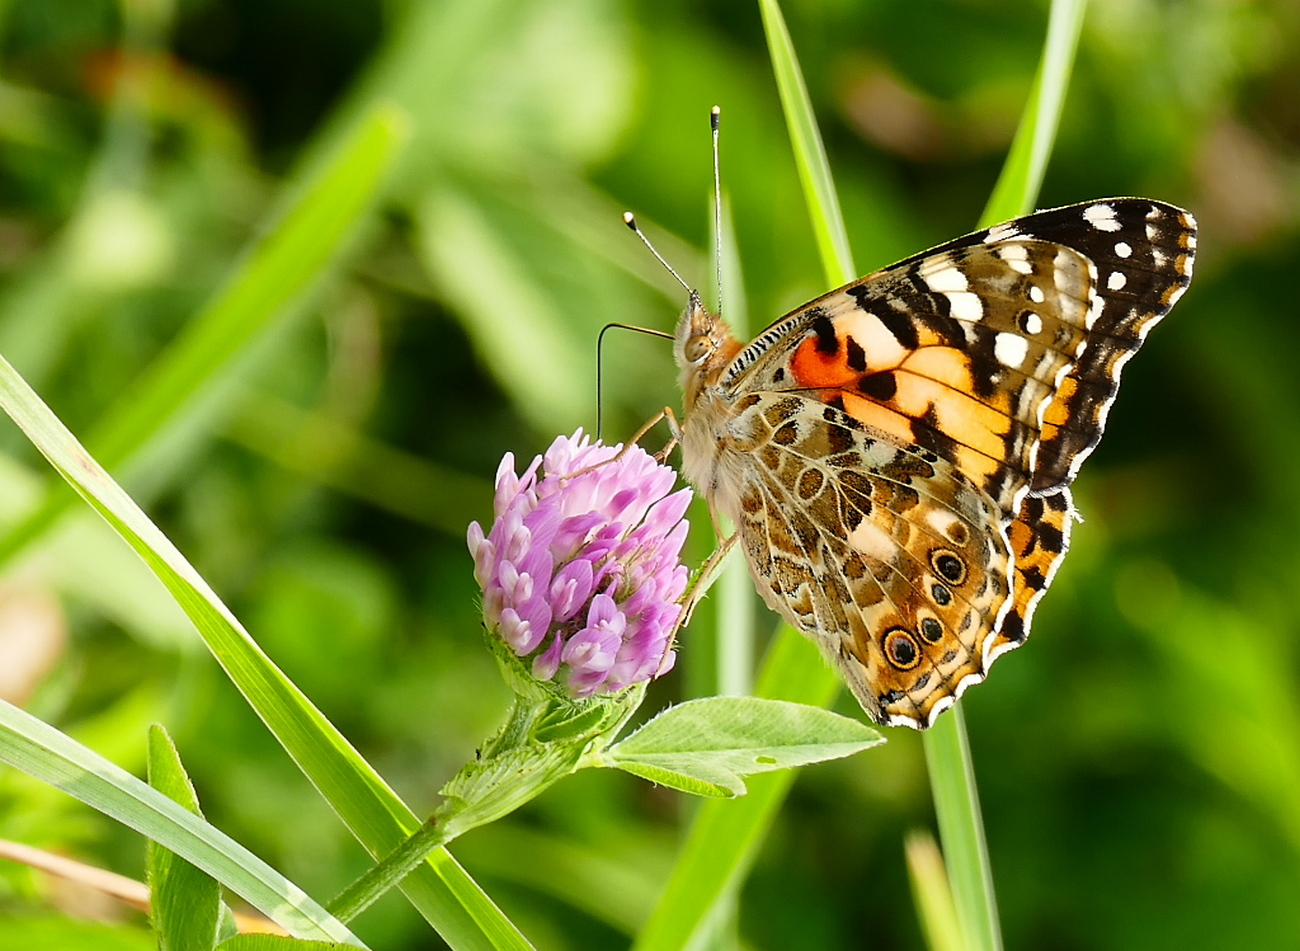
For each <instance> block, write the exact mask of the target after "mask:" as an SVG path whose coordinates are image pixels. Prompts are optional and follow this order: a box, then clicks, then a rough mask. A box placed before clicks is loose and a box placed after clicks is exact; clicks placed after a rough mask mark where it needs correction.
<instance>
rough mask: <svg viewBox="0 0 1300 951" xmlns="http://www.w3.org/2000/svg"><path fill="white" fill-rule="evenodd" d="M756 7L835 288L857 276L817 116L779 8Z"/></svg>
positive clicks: (767, 2) (766, 1)
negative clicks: (760, 17)
mask: <svg viewBox="0 0 1300 951" xmlns="http://www.w3.org/2000/svg"><path fill="white" fill-rule="evenodd" d="M758 8H759V10H760V11H761V12H762V14H763V30H764V32H766V33H767V48H768V51H769V52H770V54H771V56H772V72H773V73H775V74H776V85H777V89H778V90H779V91H780V94H781V108H782V110H783V111H784V112H785V123H786V126H787V128H789V130H790V144H791V145H793V146H794V158H795V166H796V167H797V168H798V169H799V181H800V182H801V183H802V184H803V194H804V201H805V202H806V203H807V204H808V214H809V216H810V217H811V218H812V226H813V238H814V239H815V240H816V242H817V251H818V253H819V254H820V255H821V259H822V271H823V273H825V275H826V280H827V282H828V283H829V285H830V286H831V287H839V286H840V285H841V284H847V283H848V282H849V281H851V280H853V279H854V278H855V277H857V269H856V268H854V266H853V253H852V252H851V251H850V250H849V233H848V231H847V229H845V227H844V215H843V213H842V212H841V211H840V200H839V198H838V197H837V196H836V193H835V180H834V179H833V178H832V177H831V167H830V163H829V162H827V161H826V148H825V146H823V145H822V135H821V132H819V131H818V130H817V117H816V116H815V115H814V114H813V108H812V102H811V100H809V98H808V87H807V86H806V85H805V84H804V81H803V70H801V69H800V68H799V60H798V59H797V58H796V57H795V53H794V43H793V42H791V40H790V31H789V30H788V29H786V25H785V17H783V16H782V15H781V8H780V6H778V5H777V2H776V0H759V3H758Z"/></svg>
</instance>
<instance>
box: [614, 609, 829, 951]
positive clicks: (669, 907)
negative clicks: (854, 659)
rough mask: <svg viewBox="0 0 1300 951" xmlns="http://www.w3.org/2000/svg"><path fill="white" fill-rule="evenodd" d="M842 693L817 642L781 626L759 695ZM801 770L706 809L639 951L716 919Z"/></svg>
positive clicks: (664, 945) (665, 947)
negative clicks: (813, 642) (814, 642)
mask: <svg viewBox="0 0 1300 951" xmlns="http://www.w3.org/2000/svg"><path fill="white" fill-rule="evenodd" d="M838 691H839V678H838V677H837V676H836V675H835V672H834V671H832V670H831V669H830V668H829V667H827V666H826V664H825V663H824V662H823V661H822V659H821V657H820V656H819V655H818V653H817V649H816V648H815V647H814V646H813V645H812V643H811V642H810V641H809V640H808V639H807V638H805V637H803V636H802V635H800V634H799V633H797V632H796V631H795V630H794V629H793V628H791V627H782V629H781V632H780V634H779V635H778V636H777V639H776V641H775V642H774V643H773V645H772V648H771V650H770V651H769V652H768V656H767V659H766V660H765V661H764V664H763V670H762V674H761V675H760V678H759V683H758V689H757V691H756V693H757V695H758V696H760V697H768V698H770V699H774V700H794V701H797V702H799V703H808V704H814V705H816V706H826V705H828V704H829V703H830V702H831V700H832V699H834V697H835V694H836V693H837V692H838ZM796 774H797V771H796V770H793V769H785V770H781V771H780V772H778V773H766V774H764V775H761V776H753V777H751V778H749V779H747V780H746V785H747V786H748V787H749V794H748V795H746V796H744V797H742V798H740V799H732V800H710V801H708V802H705V803H704V804H703V805H701V806H700V808H699V810H698V812H697V813H696V816H695V821H694V822H693V823H692V824H691V828H690V832H689V833H688V834H687V837H686V841H685V843H684V844H683V846H682V851H681V854H680V855H679V856H678V858H677V864H676V865H675V866H674V867H673V872H672V875H671V877H670V878H669V880H668V884H667V886H666V887H665V889H664V893H663V895H662V897H661V898H660V899H659V903H658V904H657V905H656V906H655V910H654V912H653V913H652V914H651V916H650V920H649V921H648V922H647V923H646V926H645V927H644V928H643V929H642V930H641V933H640V934H639V935H638V936H637V939H636V943H635V944H634V945H633V951H676V949H679V948H685V947H687V945H688V944H690V942H691V941H693V940H694V939H695V937H696V935H697V934H698V933H699V932H700V930H701V929H702V928H704V927H706V926H707V925H708V924H709V923H710V922H711V921H712V920H713V915H714V914H715V911H716V909H717V908H718V905H719V903H720V902H723V901H725V900H727V896H729V895H731V894H733V891H734V889H735V888H736V887H737V886H738V885H739V884H740V882H741V880H742V879H743V878H744V877H745V875H746V874H747V873H748V871H749V867H750V864H751V863H752V861H753V858H754V853H755V852H756V850H757V849H758V846H759V845H760V843H761V842H762V840H763V835H764V834H765V833H766V832H767V829H768V827H769V826H770V825H771V824H772V819H773V817H774V816H775V815H776V813H777V810H778V809H780V808H781V803H782V802H784V801H785V797H786V793H788V792H789V790H790V785H791V784H792V783H793V782H794V779H795V775H796Z"/></svg>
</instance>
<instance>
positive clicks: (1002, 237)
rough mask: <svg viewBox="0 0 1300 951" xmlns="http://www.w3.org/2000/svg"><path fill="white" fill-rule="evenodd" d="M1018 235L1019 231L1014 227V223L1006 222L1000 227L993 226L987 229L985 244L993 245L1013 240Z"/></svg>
mask: <svg viewBox="0 0 1300 951" xmlns="http://www.w3.org/2000/svg"><path fill="white" fill-rule="evenodd" d="M1018 234H1020V229H1019V228H1017V227H1016V223H1015V222H1014V221H1008V222H1005V223H1003V224H1000V225H994V226H993V227H992V228H990V229H989V233H988V236H987V237H985V239H984V243H985V244H994V243H995V242H998V241H1006V240H1007V239H1008V238H1014V237H1015V236H1016V235H1018Z"/></svg>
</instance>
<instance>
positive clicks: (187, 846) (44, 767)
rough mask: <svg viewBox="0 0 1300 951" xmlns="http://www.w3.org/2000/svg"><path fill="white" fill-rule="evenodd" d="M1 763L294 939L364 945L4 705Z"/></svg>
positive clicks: (188, 821)
mask: <svg viewBox="0 0 1300 951" xmlns="http://www.w3.org/2000/svg"><path fill="white" fill-rule="evenodd" d="M0 760H3V761H4V762H6V763H9V764H10V765H11V766H14V767H15V768H17V769H20V770H22V771H23V772H25V773H27V774H28V775H30V776H34V777H35V778H37V779H39V780H41V781H42V782H46V783H49V784H50V785H51V786H54V787H55V788H57V789H61V790H63V791H64V792H66V793H67V794H68V795H70V796H72V797H73V798H75V799H78V800H80V801H81V802H84V803H85V804H86V805H88V806H90V807H92V808H94V809H97V810H98V811H100V812H102V813H104V814H105V815H107V816H111V817H112V818H114V819H116V820H117V821H118V822H121V823H122V824H123V825H125V826H128V827H129V828H132V829H135V830H136V831H138V832H140V833H142V834H143V835H146V836H148V837H149V838H150V839H152V840H154V841H157V842H160V843H162V844H163V845H164V846H166V847H167V848H168V849H170V850H171V851H172V852H175V853H176V854H177V855H180V856H183V857H184V858H185V859H186V860H187V861H189V862H190V863H192V864H193V865H194V866H196V867H198V868H200V869H202V870H203V871H204V872H207V873H208V874H209V875H211V876H212V877H213V878H215V879H216V880H217V881H219V882H222V883H224V884H225V885H227V886H228V887H229V888H230V889H231V890H232V891H234V892H235V893H236V894H238V895H240V896H241V897H242V898H244V899H245V900H246V901H248V902H249V903H250V904H251V905H253V907H255V908H257V909H258V910H259V911H261V912H262V913H263V914H265V915H266V916H267V917H269V918H270V919H271V920H272V921H275V922H276V923H278V924H279V925H281V926H282V927H284V928H285V929H286V930H288V931H289V932H290V933H291V934H294V935H298V936H301V937H304V938H318V939H321V940H326V941H345V942H348V943H349V944H354V945H358V946H363V945H361V942H360V941H358V939H357V938H356V936H354V935H353V934H352V933H351V931H349V930H348V928H347V927H346V926H345V925H344V924H342V923H341V922H339V921H337V920H336V919H334V918H333V917H331V916H330V915H329V914H328V913H327V912H326V911H325V909H323V908H321V906H320V905H318V904H317V903H316V902H314V901H313V900H312V899H311V898H310V897H308V896H307V895H306V894H305V893H304V892H303V891H302V890H301V889H299V888H298V887H297V886H296V885H294V884H293V883H292V882H290V881H289V880H288V879H287V878H285V877H284V876H283V875H281V874H280V873H279V872H277V871H276V870H275V869H273V868H271V867H270V866H269V865H267V864H266V863H265V862H263V861H262V860H261V859H259V858H258V857H257V856H255V855H253V853H251V852H249V851H248V850H247V849H245V848H244V847H243V846H242V845H240V844H239V843H238V842H235V841H234V840H233V839H231V838H229V837H228V836H226V835H224V834H223V833H222V832H220V831H219V830H217V829H215V828H213V827H212V826H210V825H208V824H207V823H206V822H204V821H203V820H202V819H201V818H199V817H198V816H196V815H195V814H194V813H192V812H190V811H189V810H187V809H186V808H185V807H184V806H182V805H180V804H179V803H177V802H175V801H173V800H172V799H169V798H168V797H167V796H165V795H163V794H162V793H161V792H159V791H158V790H156V789H151V788H150V787H149V786H147V785H145V784H144V783H143V782H141V781H140V780H138V779H136V778H135V777H134V776H132V775H131V774H130V773H128V772H126V771H125V770H123V769H121V768H119V767H118V766H115V765H114V764H113V763H110V762H109V761H108V760H106V759H104V758H103V757H102V756H99V755H98V754H97V753H94V752H92V751H91V750H89V749H87V748H86V747H84V746H82V745H81V744H80V743H78V742H76V741H75V740H73V739H71V738H70V737H68V736H66V735H64V734H63V733H60V732H59V731H58V730H56V729H55V728H54V727H52V726H50V725H49V724H48V723H45V722H43V721H41V720H38V719H37V718H36V717H33V716H32V715H31V714H29V713H26V712H25V711H23V710H20V709H19V708H18V707H15V706H13V705H11V704H9V703H7V702H4V701H0ZM213 937H214V938H215V934H214V935H213ZM209 946H210V945H209Z"/></svg>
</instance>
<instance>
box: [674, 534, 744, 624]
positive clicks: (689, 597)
mask: <svg viewBox="0 0 1300 951" xmlns="http://www.w3.org/2000/svg"><path fill="white" fill-rule="evenodd" d="M738 538H740V533H739V532H737V533H735V534H733V535H732V536H731V537H730V538H728V539H726V540H724V541H723V542H722V543H721V544H720V545H718V547H717V548H715V549H713V554H712V555H710V556H709V557H708V560H707V561H705V562H704V564H703V565H701V566H700V570H699V571H698V572H697V573H696V575H695V580H694V581H693V582H692V583H691V586H690V588H689V589H688V590H687V592H686V595H685V597H684V598H683V600H682V604H683V606H684V607H685V610H684V611H682V619H681V621H680V622H679V623H678V625H677V626H678V628H683V627H685V626H686V625H687V624H689V623H691V616H692V615H693V614H694V613H695V606H696V605H697V604H699V603H700V601H701V600H703V598H704V595H705V594H707V593H708V590H709V588H711V587H713V582H715V581H716V580H718V569H720V568H721V567H722V562H723V561H724V560H725V559H726V557H727V555H728V554H730V552H731V549H732V548H733V547H735V544H736V540H737V539H738Z"/></svg>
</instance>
